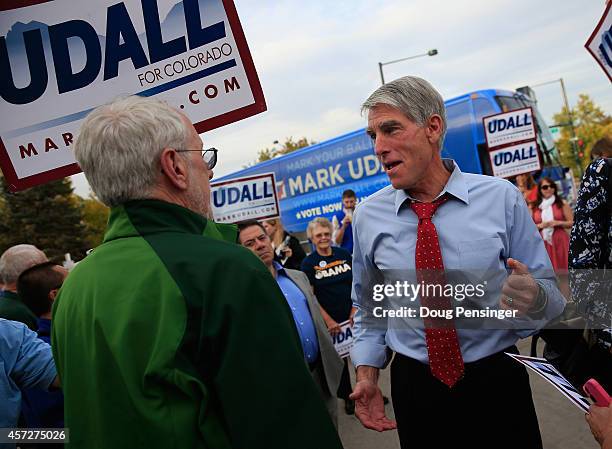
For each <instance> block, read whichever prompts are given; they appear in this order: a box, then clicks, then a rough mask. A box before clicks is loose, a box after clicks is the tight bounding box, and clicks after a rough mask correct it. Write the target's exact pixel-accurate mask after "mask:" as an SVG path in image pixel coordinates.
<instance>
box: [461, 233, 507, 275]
mask: <svg viewBox="0 0 612 449" xmlns="http://www.w3.org/2000/svg"><path fill="white" fill-rule="evenodd" d="M458 250H459V261H460V265H461V269H462V270H476V271H489V270H492V271H498V270H501V269H505V263H504V260H505V257H504V252H505V248H504V245H503V242H502V240H501V239H500V238H499V237H489V238H486V239H478V240H467V241H463V242H459V244H458Z"/></svg>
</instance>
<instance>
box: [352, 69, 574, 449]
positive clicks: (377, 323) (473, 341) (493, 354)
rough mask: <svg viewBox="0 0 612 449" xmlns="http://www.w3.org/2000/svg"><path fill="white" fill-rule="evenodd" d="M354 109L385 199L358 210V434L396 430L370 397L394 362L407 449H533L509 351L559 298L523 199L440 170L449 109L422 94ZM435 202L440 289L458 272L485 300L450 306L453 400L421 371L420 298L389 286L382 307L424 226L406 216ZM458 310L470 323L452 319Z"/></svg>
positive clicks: (452, 168) (408, 274)
mask: <svg viewBox="0 0 612 449" xmlns="http://www.w3.org/2000/svg"><path fill="white" fill-rule="evenodd" d="M363 110H364V111H366V112H367V113H368V128H367V132H368V134H369V135H370V136H371V137H372V139H373V141H374V149H375V153H376V155H377V156H378V157H379V159H380V161H381V163H382V164H383V166H384V168H385V171H386V172H387V175H388V176H389V179H390V181H391V186H388V187H385V188H384V189H382V190H380V191H378V192H376V193H375V194H373V195H371V196H370V197H369V198H367V199H366V200H364V201H362V202H361V203H360V204H359V205H358V207H357V209H356V211H355V215H354V217H353V236H354V249H353V279H354V280H353V302H354V304H355V305H356V306H357V307H358V308H359V310H358V312H357V314H356V316H355V328H354V332H355V334H354V335H355V343H354V346H353V349H352V351H351V359H352V360H353V363H354V364H355V366H356V368H357V383H356V385H355V389H354V390H353V394H352V396H351V397H352V398H353V399H355V400H356V416H357V417H358V418H359V419H360V421H361V422H362V424H363V425H364V426H365V427H367V428H371V429H375V430H377V431H384V430H389V429H392V428H395V426H396V422H395V421H392V420H389V419H388V418H387V417H386V416H385V413H384V406H383V401H382V394H381V391H380V388H379V387H378V386H377V380H378V373H379V369H381V368H383V367H385V366H386V364H387V363H389V361H390V360H389V359H390V356H391V354H392V353H393V352H394V353H395V357H394V361H393V364H392V368H391V388H392V398H393V406H394V410H395V416H396V419H397V427H398V432H399V436H400V443H401V446H402V447H403V448H407V447H409V445H410V447H415V448H419V447H432V448H433V447H436V448H437V447H445V445H447V444H448V443H449V442H450V441H452V442H453V444H454V445H456V446H457V447H463V446H465V447H470V448H479V447H496V448H501V447H504V448H505V447H508V448H511V447H512V448H514V447H521V448H530V449H531V448H541V438H540V434H539V429H538V423H537V417H536V415H535V410H534V407H533V400H532V398H531V391H530V387H529V380H528V377H527V373H526V371H525V369H524V368H523V367H522V366H521V365H519V364H518V363H516V362H515V361H514V360H512V359H511V358H510V357H508V356H506V355H505V354H504V352H516V347H515V344H516V342H517V341H518V339H519V338H523V337H527V336H528V335H530V334H531V333H533V332H535V331H536V330H537V329H539V328H541V327H542V326H544V325H545V324H546V322H548V321H549V320H551V319H553V318H555V317H557V316H558V315H559V314H560V313H561V312H562V310H563V307H564V304H565V299H564V298H563V296H562V295H561V293H560V292H559V290H558V288H557V284H556V279H555V276H554V272H553V269H552V266H551V263H550V260H549V258H548V255H547V253H546V250H545V248H544V244H543V241H542V239H541V237H540V235H539V233H538V231H537V229H536V226H535V224H534V223H533V221H532V219H531V215H530V213H529V210H528V209H527V206H526V204H525V202H524V200H523V197H522V196H521V193H520V192H519V191H518V189H516V188H515V187H514V186H513V185H512V184H511V183H510V182H508V181H506V180H503V179H500V178H495V177H490V176H483V175H474V174H467V173H462V172H461V170H460V169H459V167H458V166H457V165H456V164H455V163H454V161H452V160H444V159H442V158H441V155H440V151H441V148H442V142H443V139H444V134H445V131H446V118H445V109H444V102H443V100H442V97H441V96H440V94H439V93H438V92H437V91H436V90H435V89H434V88H433V87H432V86H431V85H430V84H429V83H428V82H427V81H425V80H422V79H420V78H416V77H404V78H400V79H398V80H395V81H393V82H391V83H388V84H385V85H384V86H382V87H380V88H379V89H377V90H376V91H375V92H374V93H373V94H372V95H371V96H370V97H369V98H368V99H367V100H366V102H365V103H364V105H363ZM441 197H445V198H446V201H445V202H444V204H442V205H441V206H440V207H439V208H438V209H437V211H436V212H435V214H434V216H433V218H432V222H433V224H434V225H435V227H436V229H437V234H438V238H439V245H440V249H441V253H442V259H443V264H444V269H445V270H446V273H447V278H449V277H451V275H450V273H455V277H457V275H458V276H459V278H460V279H467V280H469V281H470V282H471V284H472V285H473V286H476V287H477V285H480V288H482V289H483V292H484V293H483V295H480V296H479V295H476V296H475V297H474V295H472V296H473V297H472V298H470V299H468V300H463V298H458V295H455V297H454V298H453V300H454V302H455V308H454V309H453V310H454V315H453V317H452V319H454V320H455V321H454V323H455V324H454V326H455V328H456V332H457V339H458V341H459V347H460V349H461V355H462V358H463V362H464V366H465V369H464V371H463V375H462V378H461V379H460V380H459V381H458V382H457V383H456V384H455V385H454V386H453V387H452V388H451V387H448V386H447V385H446V384H444V383H442V382H441V381H440V380H438V379H437V378H436V377H434V376H433V375H432V373H431V372H430V370H429V366H428V363H429V357H428V347H427V344H426V339H425V329H424V325H423V319H422V318H424V317H425V316H419V313H422V308H419V307H418V305H419V297H417V296H416V295H413V296H415V297H413V298H410V294H409V293H410V292H409V291H405V290H402V289H395V290H394V289H393V288H392V287H388V288H389V290H387V291H385V292H384V293H385V294H384V295H381V292H382V291H383V290H382V288H383V287H379V289H378V290H376V288H377V287H376V285H383V286H385V285H391V286H395V285H396V283H397V282H398V281H400V280H409V281H410V282H411V283H412V284H414V283H415V281H414V277H415V276H414V273H415V248H416V243H417V226H418V222H419V220H418V218H417V216H416V214H415V212H414V211H413V210H412V208H411V206H410V204H411V202H423V203H430V202H432V201H434V200H436V199H438V198H441ZM508 274H509V275H508ZM483 279H484V280H483ZM487 281H488V283H487ZM400 284H401V283H400ZM457 291H459V290H457ZM374 293H378V294H379V295H378V297H377V295H376V294H374ZM402 295H403V296H402ZM382 296H385V301H381V297H382ZM415 304H416V307H415ZM458 305H459V306H463V308H464V309H469V310H471V311H472V312H475V315H477V317H478V319H470V318H469V316H468V318H465V317H463V318H464V319H463V320H457V318H458V314H459V307H457V306H458ZM402 306H407V307H403V308H402ZM408 309H412V312H406V310H408ZM402 313H405V314H407V316H402ZM410 313H413V315H410ZM480 313H483V314H489V315H486V317H487V318H488V319H487V320H484V319H481V318H482V317H483V316H485V315H478V314H480ZM492 439H495V441H492Z"/></svg>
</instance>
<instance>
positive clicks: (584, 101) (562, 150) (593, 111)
mask: <svg viewBox="0 0 612 449" xmlns="http://www.w3.org/2000/svg"><path fill="white" fill-rule="evenodd" d="M571 113H572V118H573V119H574V128H575V130H576V138H577V140H578V141H582V142H583V147H582V148H580V147H579V146H578V142H576V145H575V148H576V152H581V153H583V156H582V158H580V165H581V167H582V170H584V168H585V167H586V166H587V165H589V163H590V162H591V158H590V156H591V148H593V145H594V144H595V142H597V141H598V140H599V139H601V138H602V137H604V136H606V135H608V136H609V135H612V117H611V116H609V115H608V114H606V113H605V112H604V111H603V110H602V109H601V108H600V107H599V106H597V105H596V104H595V102H594V101H593V100H592V99H591V98H590V97H589V96H588V95H586V94H580V95H579V97H578V103H577V104H576V107H574V108H572V110H571ZM553 120H554V121H555V123H558V124H569V122H570V120H569V115H568V111H567V109H566V108H565V106H564V107H563V109H561V111H560V112H559V113H557V114H555V115H554V116H553ZM571 137H572V134H571V129H570V127H569V126H564V127H562V128H561V137H560V138H559V140H558V141H557V148H558V149H559V154H560V157H561V163H562V164H563V165H565V166H567V167H570V168H572V169H574V172H575V173H576V174H577V173H578V171H577V170H576V169H577V168H578V163H577V161H576V154H575V153H574V147H573V145H572V141H571Z"/></svg>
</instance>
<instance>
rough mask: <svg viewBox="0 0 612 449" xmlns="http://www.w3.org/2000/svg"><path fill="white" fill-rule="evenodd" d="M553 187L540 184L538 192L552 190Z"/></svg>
mask: <svg viewBox="0 0 612 449" xmlns="http://www.w3.org/2000/svg"><path fill="white" fill-rule="evenodd" d="M553 188H554V187H553V186H551V185H550V184H542V185H541V186H540V190H548V189H553Z"/></svg>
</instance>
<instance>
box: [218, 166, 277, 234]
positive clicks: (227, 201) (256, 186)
mask: <svg viewBox="0 0 612 449" xmlns="http://www.w3.org/2000/svg"><path fill="white" fill-rule="evenodd" d="M210 195H211V204H212V209H213V215H214V219H215V221H216V222H218V223H238V222H239V221H243V220H249V219H253V220H265V219H268V218H276V217H278V216H279V215H280V212H279V210H280V209H279V207H278V199H277V197H276V183H275V181H274V173H266V174H263V175H256V176H249V177H246V178H236V179H232V180H231V181H223V182H217V183H212V184H211V185H210Z"/></svg>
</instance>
